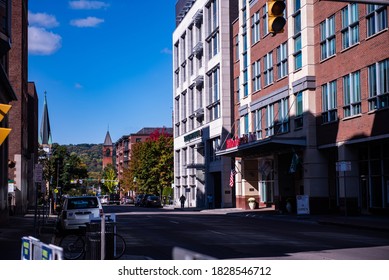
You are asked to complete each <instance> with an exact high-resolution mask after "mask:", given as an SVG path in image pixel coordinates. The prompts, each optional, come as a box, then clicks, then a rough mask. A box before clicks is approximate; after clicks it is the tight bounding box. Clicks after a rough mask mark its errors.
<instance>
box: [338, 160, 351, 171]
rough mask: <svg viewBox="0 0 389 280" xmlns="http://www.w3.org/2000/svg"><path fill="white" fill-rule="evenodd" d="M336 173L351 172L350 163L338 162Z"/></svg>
mask: <svg viewBox="0 0 389 280" xmlns="http://www.w3.org/2000/svg"><path fill="white" fill-rule="evenodd" d="M336 171H351V161H338V162H337V163H336Z"/></svg>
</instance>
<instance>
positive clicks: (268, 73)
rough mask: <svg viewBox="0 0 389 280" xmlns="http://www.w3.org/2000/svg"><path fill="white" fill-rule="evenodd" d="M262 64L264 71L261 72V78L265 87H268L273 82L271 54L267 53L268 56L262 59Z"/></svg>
mask: <svg viewBox="0 0 389 280" xmlns="http://www.w3.org/2000/svg"><path fill="white" fill-rule="evenodd" d="M263 63H264V71H263V76H264V79H265V86H267V85H270V84H271V83H273V80H274V77H273V76H274V75H273V53H272V52H269V53H268V54H266V55H265V57H264V58H263Z"/></svg>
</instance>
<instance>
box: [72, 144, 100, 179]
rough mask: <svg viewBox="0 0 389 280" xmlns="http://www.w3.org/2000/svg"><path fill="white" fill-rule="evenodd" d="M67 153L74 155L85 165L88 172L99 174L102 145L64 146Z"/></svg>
mask: <svg viewBox="0 0 389 280" xmlns="http://www.w3.org/2000/svg"><path fill="white" fill-rule="evenodd" d="M64 146H66V148H67V149H68V151H69V153H73V152H74V153H76V154H77V155H78V156H79V157H80V158H81V159H82V161H83V162H84V163H85V164H86V165H87V167H88V172H101V171H102V159H103V144H77V145H64Z"/></svg>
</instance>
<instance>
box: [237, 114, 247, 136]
mask: <svg viewBox="0 0 389 280" xmlns="http://www.w3.org/2000/svg"><path fill="white" fill-rule="evenodd" d="M239 127H240V129H239V136H240V137H243V136H245V135H248V134H249V115H248V114H245V115H243V116H241V117H240V126H239Z"/></svg>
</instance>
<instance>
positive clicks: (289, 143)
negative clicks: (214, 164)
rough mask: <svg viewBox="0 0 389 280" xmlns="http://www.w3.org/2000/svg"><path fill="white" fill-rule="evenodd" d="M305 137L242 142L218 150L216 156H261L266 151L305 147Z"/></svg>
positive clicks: (270, 138)
mask: <svg viewBox="0 0 389 280" xmlns="http://www.w3.org/2000/svg"><path fill="white" fill-rule="evenodd" d="M306 142H307V141H306V138H305V137H300V138H297V137H276V136H273V137H269V138H265V139H262V140H257V141H252V142H248V143H245V144H240V145H238V146H236V147H232V148H229V149H225V150H221V151H217V152H216V156H226V157H247V156H259V155H260V154H264V153H267V154H268V153H272V152H275V151H279V150H282V149H285V148H292V147H305V146H306Z"/></svg>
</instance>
